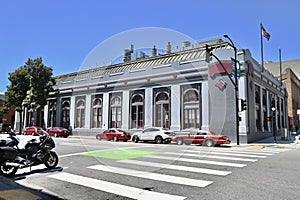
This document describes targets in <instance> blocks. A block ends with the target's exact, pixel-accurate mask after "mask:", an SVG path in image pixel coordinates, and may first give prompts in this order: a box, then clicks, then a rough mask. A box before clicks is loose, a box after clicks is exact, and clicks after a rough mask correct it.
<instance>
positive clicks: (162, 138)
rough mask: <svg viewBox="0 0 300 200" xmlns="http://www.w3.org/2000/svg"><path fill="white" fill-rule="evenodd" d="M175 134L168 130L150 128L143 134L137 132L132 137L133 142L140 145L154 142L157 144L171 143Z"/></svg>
mask: <svg viewBox="0 0 300 200" xmlns="http://www.w3.org/2000/svg"><path fill="white" fill-rule="evenodd" d="M173 134H174V132H173V131H170V130H169V129H167V128H161V127H150V128H146V129H144V130H143V131H142V132H136V133H134V134H133V135H132V137H131V138H132V141H133V142H135V143H138V142H139V141H154V142H155V143H157V144H161V143H166V144H168V143H170V142H171V141H172V136H173Z"/></svg>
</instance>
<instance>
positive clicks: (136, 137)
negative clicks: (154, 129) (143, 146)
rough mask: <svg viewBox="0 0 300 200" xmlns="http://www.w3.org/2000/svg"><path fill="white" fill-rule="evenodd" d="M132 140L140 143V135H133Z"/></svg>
mask: <svg viewBox="0 0 300 200" xmlns="http://www.w3.org/2000/svg"><path fill="white" fill-rule="evenodd" d="M132 141H133V142H135V143H138V142H139V137H138V136H136V135H135V136H133V138H132Z"/></svg>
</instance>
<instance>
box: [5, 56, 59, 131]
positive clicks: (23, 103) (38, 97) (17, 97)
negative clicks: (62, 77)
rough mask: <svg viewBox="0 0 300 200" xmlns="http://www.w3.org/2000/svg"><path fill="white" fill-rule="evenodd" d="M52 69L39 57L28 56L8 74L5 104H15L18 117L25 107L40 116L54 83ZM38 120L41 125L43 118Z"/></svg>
mask: <svg viewBox="0 0 300 200" xmlns="http://www.w3.org/2000/svg"><path fill="white" fill-rule="evenodd" d="M52 71H53V70H52V68H51V67H47V66H46V65H44V64H43V60H42V58H41V57H40V58H36V59H34V60H32V59H30V58H29V59H28V60H27V62H26V63H25V65H24V66H22V67H20V68H19V69H17V70H16V71H15V72H13V73H10V74H9V80H10V82H11V84H10V85H9V86H8V87H7V92H6V93H5V98H4V101H5V102H6V104H5V105H9V106H10V105H14V106H16V110H17V111H18V112H20V113H19V114H20V117H21V112H22V110H23V109H22V108H23V107H26V108H27V109H28V111H30V112H31V113H33V112H37V113H38V116H39V117H40V118H41V117H42V115H41V112H42V111H43V108H44V106H45V105H46V104H47V98H48V95H49V93H50V92H51V91H53V85H54V84H55V79H54V78H53V77H52V75H53V73H52ZM20 121H21V120H20ZM38 122H39V124H37V125H40V126H42V125H43V120H41V119H39V120H38ZM20 127H21V126H20ZM20 131H21V128H20Z"/></svg>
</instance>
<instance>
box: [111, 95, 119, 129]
mask: <svg viewBox="0 0 300 200" xmlns="http://www.w3.org/2000/svg"><path fill="white" fill-rule="evenodd" d="M110 105H111V110H110V111H111V120H110V122H111V124H110V127H111V128H121V122H122V121H121V116H122V101H121V97H120V96H113V97H112V98H111V101H110Z"/></svg>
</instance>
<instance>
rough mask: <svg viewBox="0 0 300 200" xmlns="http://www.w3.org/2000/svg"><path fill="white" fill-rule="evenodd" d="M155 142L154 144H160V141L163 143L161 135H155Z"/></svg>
mask: <svg viewBox="0 0 300 200" xmlns="http://www.w3.org/2000/svg"><path fill="white" fill-rule="evenodd" d="M155 143H156V144H161V143H163V139H162V137H161V136H156V137H155Z"/></svg>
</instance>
